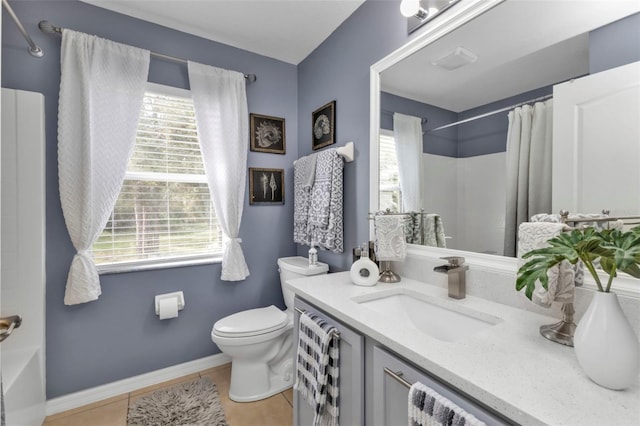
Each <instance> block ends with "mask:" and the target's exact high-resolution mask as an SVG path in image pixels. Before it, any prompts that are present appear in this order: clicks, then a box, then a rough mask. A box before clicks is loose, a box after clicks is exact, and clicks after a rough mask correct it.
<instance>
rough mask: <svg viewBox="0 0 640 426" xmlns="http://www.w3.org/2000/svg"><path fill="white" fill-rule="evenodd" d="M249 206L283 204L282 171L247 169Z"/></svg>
mask: <svg viewBox="0 0 640 426" xmlns="http://www.w3.org/2000/svg"><path fill="white" fill-rule="evenodd" d="M249 204H284V169H260V168H256V167H249Z"/></svg>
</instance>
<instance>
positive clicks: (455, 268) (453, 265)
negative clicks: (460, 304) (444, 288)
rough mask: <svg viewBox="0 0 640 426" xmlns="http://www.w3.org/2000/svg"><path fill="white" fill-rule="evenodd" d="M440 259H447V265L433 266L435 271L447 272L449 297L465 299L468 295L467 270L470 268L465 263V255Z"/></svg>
mask: <svg viewBox="0 0 640 426" xmlns="http://www.w3.org/2000/svg"><path fill="white" fill-rule="evenodd" d="M440 259H443V260H446V261H447V262H448V263H447V264H446V265H440V266H436V267H435V268H433V270H434V271H435V272H440V273H442V274H447V276H448V287H449V297H451V298H453V299H464V298H465V296H466V282H465V277H466V274H465V272H466V271H467V270H468V269H469V267H468V266H467V265H464V257H459V256H446V257H441V258H440Z"/></svg>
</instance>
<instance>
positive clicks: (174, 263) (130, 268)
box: [97, 253, 222, 275]
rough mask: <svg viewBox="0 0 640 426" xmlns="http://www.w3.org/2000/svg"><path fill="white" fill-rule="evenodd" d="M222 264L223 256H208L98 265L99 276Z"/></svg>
mask: <svg viewBox="0 0 640 426" xmlns="http://www.w3.org/2000/svg"><path fill="white" fill-rule="evenodd" d="M221 262H222V254H221V253H220V254H214V255H207V256H193V257H178V258H175V257H174V258H170V259H153V260H143V261H135V262H121V263H114V264H110V265H98V266H97V269H98V274H100V275H109V274H120V273H124V272H136V271H147V270H155V269H167V268H180V267H182V266H194V265H207V264H214V263H221Z"/></svg>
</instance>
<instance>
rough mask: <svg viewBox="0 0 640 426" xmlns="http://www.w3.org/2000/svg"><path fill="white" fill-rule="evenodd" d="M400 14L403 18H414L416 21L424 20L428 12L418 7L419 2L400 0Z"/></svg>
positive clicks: (417, 0) (416, 0) (415, 0)
mask: <svg viewBox="0 0 640 426" xmlns="http://www.w3.org/2000/svg"><path fill="white" fill-rule="evenodd" d="M400 13H401V14H402V16H404V17H405V18H410V17H412V16H415V17H416V18H418V19H425V18H426V17H427V16H428V15H429V11H428V10H425V9H424V8H423V7H422V6H421V5H420V0H402V2H401V3H400Z"/></svg>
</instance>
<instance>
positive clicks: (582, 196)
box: [553, 62, 640, 216]
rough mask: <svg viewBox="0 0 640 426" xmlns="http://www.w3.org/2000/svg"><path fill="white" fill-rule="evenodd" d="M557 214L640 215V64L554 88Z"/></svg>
mask: <svg viewBox="0 0 640 426" xmlns="http://www.w3.org/2000/svg"><path fill="white" fill-rule="evenodd" d="M553 99H554V100H553V109H554V110H553V212H554V213H557V212H559V211H560V209H566V210H569V211H570V212H572V213H600V212H601V211H602V210H603V209H608V210H610V211H611V215H613V216H626V215H638V214H640V190H639V189H640V167H638V164H640V62H634V63H632V64H628V65H623V66H621V67H618V68H613V69H610V70H607V71H603V72H600V73H597V74H593V75H589V76H586V77H582V78H579V79H576V80H573V81H570V82H567V83H563V84H559V85H556V86H554V88H553Z"/></svg>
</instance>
